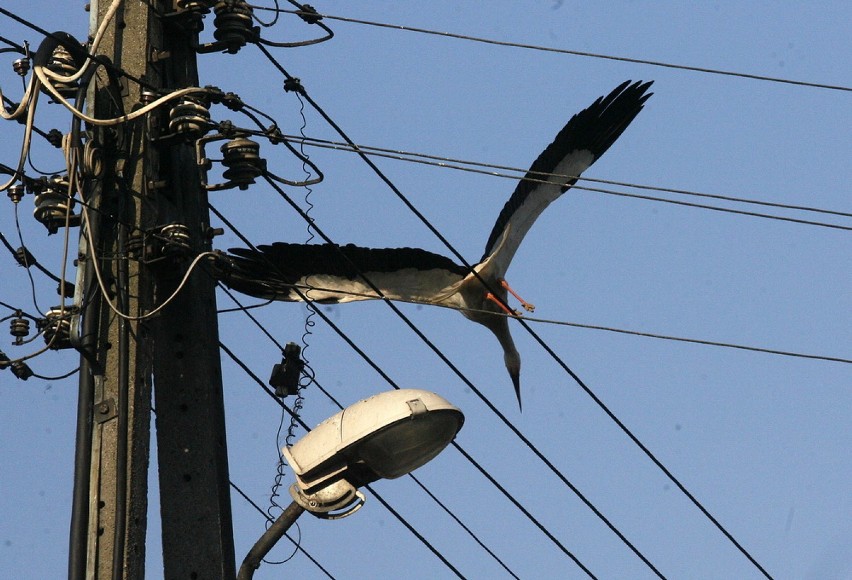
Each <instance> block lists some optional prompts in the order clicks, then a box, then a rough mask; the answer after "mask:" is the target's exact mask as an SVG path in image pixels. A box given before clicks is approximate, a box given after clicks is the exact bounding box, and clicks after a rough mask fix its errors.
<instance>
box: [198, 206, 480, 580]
mask: <svg viewBox="0 0 852 580" xmlns="http://www.w3.org/2000/svg"><path fill="white" fill-rule="evenodd" d="M210 209H211V210H212V211H213V212H214V213H216V214H217V215H218V212H217V211H216V210H215V209H213V208H212V207H211V208H210ZM223 221H226V220H223ZM234 233H236V234H237V236H238V237H241V238H242V237H243V236H242V234H241V233H240V232H239V231H237V230H234ZM243 241H244V242H246V243H247V244H248V245H251V244H250V242H248V240H247V239H244V240H243ZM321 316H323V318H325V315H321ZM332 326H333V325H332ZM336 330H337V331H338V332H340V330H339V329H336ZM342 336H345V335H342ZM346 338H347V339H348V337H346ZM219 348H220V349H222V351H224V352H225V354H227V355H228V357H230V359H231V360H232V361H234V363H235V364H236V365H237V366H239V367H240V368H241V369H243V371H244V372H245V373H246V374H247V375H248V376H249V377H251V379H252V380H254V382H255V383H257V385H258V386H259V387H260V388H261V389H262V390H263V391H264V392H265V393H266V394H267V395H269V396H270V397H271V398H272V399H273V400H274V401H275V402H276V403H277V404H278V405H279V406H281V408H282V409H284V411H285V412H287V413H290V415H291V416H294V413H293V412H292V411H291V410H290V408H289V407H288V406H287V405H285V404H284V402H283V401H281V400H280V399H279V398H278V397H277V396H276V394H275V393H274V392H273V391H272V390H271V389H270V388H269V387H268V386H266V384H264V382H263V381H262V380H261V379H260V378H259V377H258V376H257V375H256V374H255V373H254V372H253V371H252V370H251V369H250V368H249V367H248V365H247V364H246V363H245V362H243V361H242V360H241V359H240V358H239V357H238V356H237V355H236V354H234V352H233V351H232V350H231V349H229V348H228V347H227V346H226V345H225V344H224V343H222V341H219ZM355 348H356V349H357V348H358V347H357V346H355ZM369 362H371V363H372V361H369ZM379 370H380V372H381V369H379ZM382 374H384V373H383V372H382ZM388 380H389V381H390V384H391V385H394V383H393V381H391V380H390V379H389V378H388ZM395 388H397V389H398V388H399V387H398V386H395ZM323 392H324V393H326V394H328V393H327V392H326V391H325V390H323ZM329 397H330V398H331V400H332V401H334V402H335V403H336V404H337V405H338V407H341V408H342V406H341V405H340V403H339V402H337V401H336V400H335V399H334V398H333V397H331V396H330V395H329ZM298 421H299V422H300V425H301V426H302V428H303V429H304V430H305V431H306V432H307V431H310V430H311V428H310V427H309V426H308V425H307V424H306V423H305V422H304V421H302V420H301V419H299V420H298ZM365 487H366V488H367V489H368V490H369V491H370V492H371V493H372V495H373V497H375V498H376V500H377V501H378V502H379V503H381V504H382V505H383V506H384V507H385V509H387V510H388V512H390V513H391V515H393V516H394V517H395V518H396V519H397V521H399V522H400V523H401V524H402V525H403V526H405V527H406V528H407V529H408V530H409V531H410V532H411V533H412V534H413V535H414V536H415V537H416V538H417V539H418V540H419V541H420V543H422V544H423V545H424V546H425V547H426V548H427V549H428V550H429V551H430V552H432V554H434V555H435V556H436V557H437V558H438V559H439V560H441V562H442V563H443V564H444V565H445V566H447V567H448V568H449V569H450V570H452V571H453V572H455V574H456V575H457V576H458V577H459V578H463V576H461V574H460V573H459V572H458V570H457V569H456V568H455V567H454V566H453V565H452V564H451V563H450V562H449V560H447V558H446V557H445V556H444V555H443V554H442V553H441V552H440V551H439V550H438V549H437V548H435V546H433V545H432V544H431V543H430V542H429V540H427V539H426V538H425V537H424V536H423V534H421V533H420V532H418V531H417V530H416V529H415V528H414V526H412V525H411V524H410V523H408V521H407V520H406V519H405V518H404V517H403V516H402V515H401V514H400V513H399V512H398V511H396V510H395V509H394V508H393V507H392V506H391V505H390V504H389V503H388V502H387V501H385V499H384V498H383V497H382V496H381V495H380V494H379V493H378V492H377V491H376V490H375V489H373V488H372V487H370V486H369V485H367V486H365Z"/></svg>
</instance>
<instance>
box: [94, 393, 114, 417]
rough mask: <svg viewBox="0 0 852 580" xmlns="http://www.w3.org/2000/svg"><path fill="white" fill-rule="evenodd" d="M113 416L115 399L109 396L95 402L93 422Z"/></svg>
mask: <svg viewBox="0 0 852 580" xmlns="http://www.w3.org/2000/svg"><path fill="white" fill-rule="evenodd" d="M115 416H116V412H115V399H112V398H109V399H104V400H103V401H101V402H100V403H95V423H105V422H107V421H109V420H110V419H114V418H115Z"/></svg>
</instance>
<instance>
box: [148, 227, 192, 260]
mask: <svg viewBox="0 0 852 580" xmlns="http://www.w3.org/2000/svg"><path fill="white" fill-rule="evenodd" d="M157 237H158V239H159V240H160V242H161V243H162V247H161V253H162V255H164V256H173V257H184V256H188V255H189V254H190V253H191V252H192V237H191V236H190V235H189V228H188V227H186V226H185V225H183V224H169V225H166V226H163V227H162V228H161V229H160V233H159V235H158V236H157Z"/></svg>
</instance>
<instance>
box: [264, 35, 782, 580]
mask: <svg viewBox="0 0 852 580" xmlns="http://www.w3.org/2000/svg"><path fill="white" fill-rule="evenodd" d="M258 48H259V49H260V50H261V52H263V53H264V55H265V56H266V57H267V58H268V59H269V60H270V62H271V63H272V64H273V65H274V66H275V67H276V68H277V69H278V70H279V71H280V72H281V73H282V74H283V75H284V76H285V77H286V78H289V79H292V78H293V77H292V76H291V75H290V74H289V73H288V72H287V71H286V70H285V69H284V67H282V66H281V64H279V63H278V62H277V61H276V60H275V59H274V58H273V57H272V55H271V54H270V53H269V51H267V50H266V49H265V48H264V47H263V46H259V45H258ZM302 96H303V97H304V98H305V100H307V101H308V102H309V103H310V104H311V106H312V107H314V109H315V110H316V111H317V112H318V113H319V114H320V116H322V117H323V118H324V119H325V120H326V122H328V123H329V125H330V126H331V127H332V128H333V129H334V130H335V131H337V133H338V134H339V135H340V136H341V137H342V138H343V139H344V140H345V141H346V142H347V143H349V144H350V145H351V146H353V147H357V145H355V142H354V141H352V140H351V139H350V138H349V136H348V135H347V134H346V133H345V132H344V131H343V129H341V128H340V126H339V125H337V123H335V121H334V120H333V119H332V118H331V117H330V116H329V115H328V113H326V112H325V111H324V110H323V109H322V107H320V106H319V105H318V104H317V103H316V102H315V101H314V100H313V99H312V98H311V97H310V96H309V95H308V94H307V93H306V92H304V90H303V92H302ZM359 155H360V157H361V158H362V159H363V160H364V162H365V163H366V164H367V165H368V166H369V167H370V168H371V169H372V170H373V171H374V172H375V173H376V175H377V176H378V177H379V179H381V180H382V181H383V182H384V183H385V184H387V185H388V187H389V188H390V189H391V191H393V193H394V194H395V195H396V196H397V197H398V198H399V199H400V200H401V201H402V202H403V203H404V204H405V205H406V207H408V208H409V209H410V210H411V212H412V213H414V214H415V215H416V216H417V217H418V218H419V219H420V221H421V222H423V224H424V225H425V226H426V227H427V228H428V229H429V230H430V231H431V232H432V233H433V234H434V235H435V236H436V237H437V238H438V239H439V240H441V242H442V243H443V244H444V245H445V246H446V247H447V248H448V249H449V250H450V251H451V252H452V253H453V255H455V256H456V257H457V258H458V259H459V260H461V262H462V263H463V264H464V265H465V267H467V268H469V269H470V271H471V272H472V273H473V274H474V275H476V276H477V278H478V279H479V281H480V282H481V283H482V284H483V285H484V286H486V287H487V284H486V283H485V281H484V280H482V278H481V277H480V276H479V275H478V274H477V272H476V271H475V270H474V269H473V267H472V266H471V265H470V264H469V263H468V262H467V261H466V260H465V259H464V257H463V256H462V255H461V254H460V253H459V252H458V250H456V249H455V247H454V246H453V245H452V244H450V242H449V241H448V240H447V239H446V238H445V237H444V236H443V235H442V234H441V233H440V232H439V231H438V230H437V229H436V228H435V226H434V225H433V224H432V223H431V222H430V221H429V220H428V219H427V218H426V217H425V216H424V215H423V214H422V213H421V212H420V211H419V210H418V209H417V208H416V207H415V206H414V204H412V203H411V201H410V200H409V199H408V198H407V197H406V196H405V195H404V194H403V193H402V192H401V191H400V190H399V188H397V187H396V186H395V185H394V184H393V182H392V181H391V180H390V179H389V178H388V177H387V176H386V175H385V174H384V173H383V172H382V171H381V170H380V169H379V168H378V166H376V164H375V163H373V162H372V160H370V158H369V157H368V156H367V155H365V154H363V153H361V152H359ZM267 182H269V183H270V184H271V185H273V187H276V188H277V186H276V185H275V184H274V183H273V182H272V181H271V180H269V179H267ZM277 189H278V190H279V193H281V194H282V195H283V196H284V197H285V199H287V196H286V194H285V193H283V190H281V189H280V188H277ZM291 201H292V200H291ZM291 205H295V204H292V203H291ZM295 209H297V210H298V211H299V212H301V208H299V207H298V206H295ZM301 213H303V212H301ZM362 278H363V275H362ZM374 290H377V289H376V288H374ZM385 302H386V303H387V304H389V305H391V307H392V308H394V310H395V312H398V315H399V316H400V317H401V318H402V319H403V320H404V321H406V323H407V324H408V325H409V326H410V327H411V328H412V330H414V331H415V332H416V333H417V334H418V336H420V337H421V339H422V340H424V341H425V342H426V343H427V344H428V345H430V348H432V349H433V351H434V352H435V353H436V354H438V356H439V357H440V358H441V359H442V360H443V361H444V362H445V364H447V365H448V366H449V367H450V368H451V369H453V370H454V371H455V372H456V374H457V375H458V376H459V377H460V378H462V379H463V380H464V381H465V382H466V384H468V386H469V387H470V388H471V390H472V391H473V392H475V393H479V390H478V389H476V387H475V386H473V384H472V383H470V381H468V380H467V378H466V377H464V375H462V374H461V372H460V371H458V369H456V367H455V366H454V365H453V364H452V363H451V362H450V361H449V360H448V359H447V358H446V356H445V355H444V354H443V353H441V352H440V350H438V349H437V347H435V346H434V345H432V343H431V342H430V341H429V340H428V338H426V337H425V336H424V335H423V334H422V332H421V331H420V330H419V329H418V328H417V327H416V326H414V325H413V324H412V323H411V322H410V321H409V320H408V319H407V318H406V317H405V315H403V314H402V313H401V312H399V310H398V309H396V308H395V307H394V306H393V303H392V302H390V301H388V300H387V299H385ZM520 322H521V325H522V326H523V327H524V328H525V329H526V330H527V332H529V333H530V335H531V336H533V337H534V338H535V339H536V340H537V341H538V342H539V344H541V345H542V347H543V348H544V349H545V350H546V351H547V352H548V354H550V356H551V357H552V358H553V359H554V360H555V361H556V362H557V363H558V364H559V365H560V366H561V367H562V368H563V369H564V370H565V371H566V372H567V373H568V374H569V376H571V378H573V379H574V380H575V381H576V382H577V383H578V384H579V385H580V386H581V387H582V389H583V390H584V391H585V392H586V393H587V394H588V395H589V396H590V397H591V398H592V400H593V401H594V402H595V403H596V404H597V405H598V406H599V407H600V408H601V409H602V410H604V412H606V414H607V415H609V416H610V417H611V418H612V419H613V420H614V421H615V422H616V424H617V425H618V426H619V427H620V428H621V430H622V431H624V432H625V434H627V435H628V437H629V438H630V439H631V440H632V441H633V442H634V443H636V444H637V445H638V446H639V448H640V449H641V450H642V451H643V452H644V453H645V454H646V455H647V456H648V457H649V458H650V459H651V460H652V462H653V463H654V464H655V465H657V466H658V467H659V468H660V469H661V470H662V471H663V473H664V474H666V476H668V477H669V479H670V480H671V481H672V482H673V483H674V484H675V485H676V486H677V487H678V488H679V489H680V490H681V491H682V492H683V493H684V494H685V495H686V496H687V497H688V498H689V499H690V501H692V503H693V504H694V505H695V506H696V507H697V508H698V509H699V510H700V511H701V512H702V513H703V514H705V515H706V516H707V517H708V519H709V520H710V521H711V522H712V523H713V524H714V525H715V526H716V527H717V528H718V529H719V531H721V532H722V534H723V535H724V536H725V537H726V538H728V540H730V541H731V542H732V544H733V545H734V546H735V547H736V548H737V549H738V550H739V551H740V552H741V553H742V554H743V555H744V556H746V558H747V559H748V560H749V561H750V562H751V563H752V564H753V565H754V566H755V567H756V568H757V569H758V570H760V572H761V573H762V574H763V575H764V576H766V577H767V578H771V576H770V575H769V573H768V572H767V571H766V570H765V569H764V568H763V566H761V565H760V563H759V562H758V561H757V560H756V559H755V558H754V557H753V556H752V555H751V554H750V553H749V552H748V550H746V549H745V548H744V547H743V546H742V545H741V544H740V543H739V542H738V541H737V540H736V539H735V538H734V537H733V535H732V534H731V533H730V532H728V530H727V529H726V528H725V527H724V526H722V524H721V523H720V522H719V521H718V520H717V519H716V518H714V517H713V516H712V515H711V514H710V512H709V511H708V510H707V509H706V508H705V507H704V506H703V505H702V504H701V502H699V501H698V499H697V498H696V497H695V496H694V495H692V494H691V493H689V491H688V490H687V489H686V487H685V486H684V485H683V484H682V483H681V482H680V481H679V480H678V479H677V478H676V477H675V476H674V474H672V473H671V472H670V471H669V470H668V469H667V468H666V467H665V466H664V465H663V464H662V463H661V462H660V461H659V459H657V458H656V456H655V455H654V454H653V453H651V451H650V450H649V449H648V448H647V447H645V445H644V444H642V442H641V441H639V439H638V438H637V437H636V436H635V435H634V434H633V432H632V431H630V430H629V429H628V428H627V427H626V425H624V423H622V422H621V420H619V419H618V418H617V417H616V416H615V414H614V413H613V412H612V411H611V410H610V409H609V407H607V406H606V404H604V402H603V401H602V400H601V399H600V398H598V397H597V395H595V394H594V392H593V391H592V390H591V389H590V388H589V387H588V386H587V385H586V384H585V383H584V382H583V381H582V380H581V379H580V377H578V376H577V375H576V374H575V373H574V372H573V371H572V370H571V369H570V368H569V367H568V365H567V364H565V362H564V361H563V360H562V359H561V358H559V356H558V355H557V354H556V353H555V352H554V351H553V349H551V348H550V347H549V346H548V345H547V344H546V343H545V342H544V341H543V340H542V339H541V338H540V337H539V336H538V334H536V333H535V332H534V331H533V330H532V328H530V327H529V325H528V324H526V323H525V322H524V321H523V320H520ZM479 396H480V399H482V400H483V402H485V403H486V404H487V405H488V406H489V407H490V408H491V409H492V410H493V412H494V413H495V414H496V415H497V416H498V417H500V418H501V419H502V420H503V422H504V424H506V425H507V426H509V428H510V429H512V430H513V431H514V432H515V433H516V435H517V436H518V437H519V438H521V440H522V441H524V443H525V444H527V446H528V447H529V448H530V449H531V450H532V451H533V452H534V453H536V455H538V456H539V457H540V458H541V459H542V461H544V462H545V464H546V465H548V467H550V469H551V470H552V471H553V472H554V473H555V474H558V476H559V477H560V478H561V479H563V481H564V482H565V483H566V484H567V485H569V486H570V485H571V484H570V482H568V480H567V478H565V476H564V475H562V473H561V472H559V470H558V469H556V467H555V466H554V465H553V464H552V463H551V462H550V461H549V460H548V459H547V458H546V457H545V456H544V455H543V454H542V453H541V452H540V451H539V450H538V449H537V448H536V447H535V446H534V445H533V444H532V443H531V442H530V441H529V440H528V439H527V438H526V437H524V436H523V435H522V434H521V432H520V431H519V430H518V429H517V428H516V427H515V426H514V425H512V424H511V422H509V420H508V419H506V418H505V416H504V415H503V414H502V413H500V411H499V410H498V409H497V408H496V407H495V406H494V405H493V404H491V402H490V401H488V400H487V399H486V398H485V397H484V396H483V395H481V394H479ZM572 487H573V486H572ZM575 493H577V494H578V497H580V498H581V499H584V501H585V502H586V503H587V505H589V506H590V507H593V506H592V504H591V502H589V501H588V500H585V498H584V496H582V495H580V494H579V491H577V492H575ZM603 521H604V522H605V523H607V524H608V525H610V527H611V529H612V530H613V531H614V532H616V533H617V534H618V535H619V537H621V538H622V540H623V541H624V542H625V543H626V545H628V546H629V547H630V548H631V549H632V550H633V551H634V553H635V554H637V556H639V557H640V558H641V559H642V560H643V561H644V562H645V563H646V564H647V565H648V566H649V567H650V568H651V569H652V570H654V571H655V572H657V571H656V568H654V566H653V564H651V563H650V562H649V561H648V560H647V559H646V558H645V557H644V555H642V554H641V552H639V550H637V549H636V548H635V547H634V546H633V545H632V544H631V543H630V542H629V541H628V540H627V539H626V538H624V536H623V535H621V532H619V531H618V530H617V529H615V527H614V526H612V524H609V522H608V520H606V519H603ZM657 574H658V575H660V574H659V572H657Z"/></svg>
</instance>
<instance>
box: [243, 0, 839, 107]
mask: <svg viewBox="0 0 852 580" xmlns="http://www.w3.org/2000/svg"><path fill="white" fill-rule="evenodd" d="M251 8H253V9H254V10H267V11H271V10H275V9H274V8H269V7H266V6H253V5H252V6H251ZM277 12H284V13H288V14H297V15H298V14H299V11H297V10H284V9H278V10H277ZM320 17H322V18H326V19H328V20H336V21H338V22H347V23H350V24H360V25H364V26H373V27H377V28H386V29H392V30H399V31H404V32H415V33H419V34H426V35H433V36H439V37H442V38H452V39H455V40H465V41H470V42H478V43H482V44H489V45H492V46H503V47H508V48H521V49H526V50H535V51H541V52H549V53H555V54H566V55H572V56H581V57H587V58H597V59H604V60H611V61H617V62H628V63H633V64H643V65H649V66H655V67H662V68H668V69H676V70H683V71H691V72H698V73H704V74H713V75H722V76H730V77H739V78H743V79H751V80H757V81H765V82H772V83H782V84H788V85H797V86H802V87H810V88H819V89H829V90H834V91H844V92H852V86H842V85H830V84H825V83H816V82H809V81H800V80H795V79H787V78H780V77H771V76H765V75H757V74H750V73H742V72H736V71H728V70H720V69H713V68H706V67H698V66H690V65H683V64H676V63H670V62H663V61H654V60H646V59H639V58H631V57H626V56H616V55H609V54H598V53H593V52H583V51H579V50H569V49H564V48H554V47H551V46H540V45H535V44H524V43H519V42H509V41H505V40H497V39H493V38H483V37H477V36H470V35H467V34H459V33H455V32H443V31H438V30H429V29H426V28H418V27H416V26H405V25H401V24H389V23H385V22H373V21H369V20H361V19H358V18H348V17H345V16H334V15H331V14H320Z"/></svg>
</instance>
